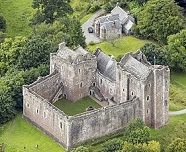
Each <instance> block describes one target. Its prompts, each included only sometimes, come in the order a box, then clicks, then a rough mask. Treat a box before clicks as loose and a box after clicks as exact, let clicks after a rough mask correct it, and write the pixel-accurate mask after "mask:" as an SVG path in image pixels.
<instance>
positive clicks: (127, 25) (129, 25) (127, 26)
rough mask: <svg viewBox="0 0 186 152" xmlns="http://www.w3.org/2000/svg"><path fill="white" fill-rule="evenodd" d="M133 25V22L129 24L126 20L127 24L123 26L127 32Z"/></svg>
mask: <svg viewBox="0 0 186 152" xmlns="http://www.w3.org/2000/svg"><path fill="white" fill-rule="evenodd" d="M132 25H133V22H131V21H130V20H128V22H127V23H126V24H125V25H124V27H125V29H126V30H127V31H128V30H130V29H131V27H132Z"/></svg>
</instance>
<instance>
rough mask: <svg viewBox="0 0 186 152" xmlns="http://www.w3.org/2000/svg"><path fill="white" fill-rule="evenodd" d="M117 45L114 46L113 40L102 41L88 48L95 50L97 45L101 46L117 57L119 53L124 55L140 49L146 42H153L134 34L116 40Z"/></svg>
mask: <svg viewBox="0 0 186 152" xmlns="http://www.w3.org/2000/svg"><path fill="white" fill-rule="evenodd" d="M114 42H115V46H112V43H111V42H106V41H105V42H102V43H99V44H95V45H92V46H88V49H89V50H90V51H91V52H93V51H95V50H96V48H97V47H99V48H101V49H102V51H103V52H105V53H107V54H110V55H111V54H112V55H114V56H115V57H117V56H118V55H124V54H125V53H127V52H135V51H137V50H138V49H140V48H141V47H142V46H143V45H144V44H145V43H147V42H151V41H148V40H140V39H137V38H135V37H132V36H124V37H122V38H120V39H116V40H114Z"/></svg>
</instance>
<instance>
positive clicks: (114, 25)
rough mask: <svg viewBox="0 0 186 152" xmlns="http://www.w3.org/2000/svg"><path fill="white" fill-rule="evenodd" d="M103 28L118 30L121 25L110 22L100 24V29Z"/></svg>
mask: <svg viewBox="0 0 186 152" xmlns="http://www.w3.org/2000/svg"><path fill="white" fill-rule="evenodd" d="M103 26H104V28H105V29H107V30H110V29H112V28H116V29H120V28H121V23H120V21H117V20H116V21H110V22H104V23H102V24H101V28H102V29H103Z"/></svg>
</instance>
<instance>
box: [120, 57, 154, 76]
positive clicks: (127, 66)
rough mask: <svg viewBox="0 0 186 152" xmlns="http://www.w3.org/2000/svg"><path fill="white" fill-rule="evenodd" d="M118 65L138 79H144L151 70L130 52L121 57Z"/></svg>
mask: <svg viewBox="0 0 186 152" xmlns="http://www.w3.org/2000/svg"><path fill="white" fill-rule="evenodd" d="M120 66H121V67H122V68H123V69H124V70H126V71H128V72H129V73H131V74H133V75H134V76H135V77H137V78H139V79H146V78H147V77H148V75H149V74H150V71H151V70H150V69H149V66H148V65H145V64H143V63H141V62H140V61H138V60H137V59H135V58H134V57H133V56H132V55H131V54H130V53H128V54H127V55H125V56H124V57H123V58H122V59H121V61H120Z"/></svg>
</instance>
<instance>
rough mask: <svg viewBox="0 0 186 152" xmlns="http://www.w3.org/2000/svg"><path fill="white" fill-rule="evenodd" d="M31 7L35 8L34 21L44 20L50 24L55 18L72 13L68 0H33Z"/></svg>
mask: <svg viewBox="0 0 186 152" xmlns="http://www.w3.org/2000/svg"><path fill="white" fill-rule="evenodd" d="M32 7H33V8H35V9H37V12H36V14H35V16H34V17H35V20H36V21H34V23H41V22H43V21H46V23H51V24H52V23H53V22H54V20H56V19H57V18H59V17H64V16H66V15H67V14H72V13H73V9H72V7H71V6H70V0H55V1H54V0H42V1H41V0H33V5H32ZM33 20H34V19H33Z"/></svg>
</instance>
